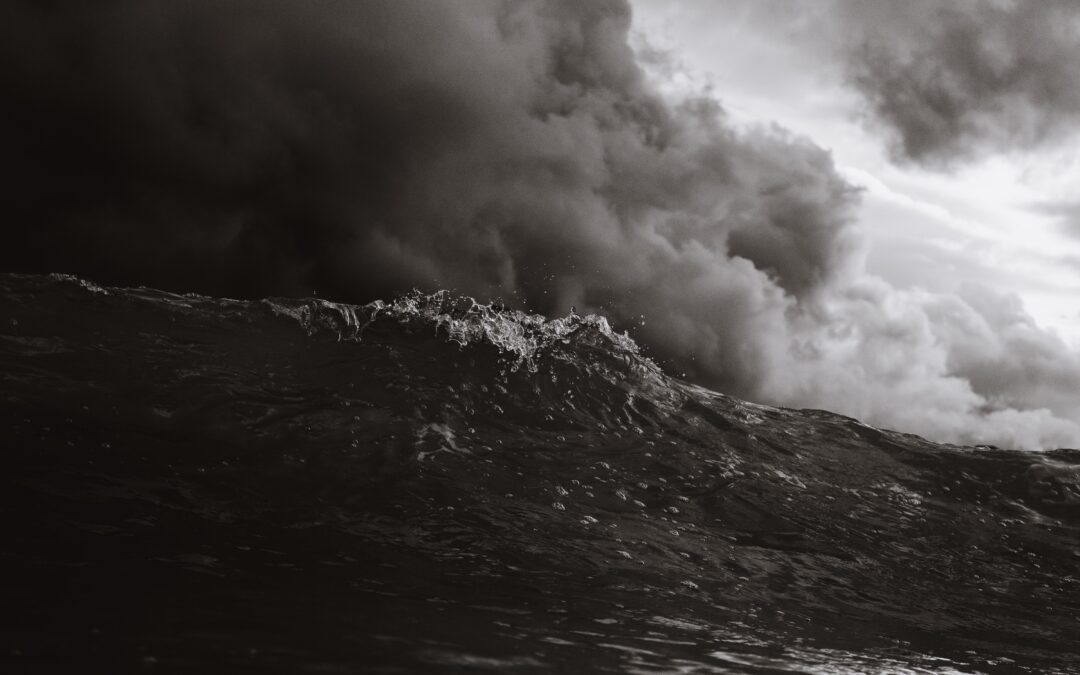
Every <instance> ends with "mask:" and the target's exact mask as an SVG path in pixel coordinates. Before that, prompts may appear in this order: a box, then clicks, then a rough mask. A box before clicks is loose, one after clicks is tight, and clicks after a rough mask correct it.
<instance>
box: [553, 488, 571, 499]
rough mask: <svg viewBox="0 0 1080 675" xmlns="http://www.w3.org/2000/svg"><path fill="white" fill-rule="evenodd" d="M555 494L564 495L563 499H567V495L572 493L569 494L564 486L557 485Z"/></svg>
mask: <svg viewBox="0 0 1080 675" xmlns="http://www.w3.org/2000/svg"><path fill="white" fill-rule="evenodd" d="M555 492H557V493H558V494H560V495H562V496H563V497H565V496H566V495H568V494H570V493H569V492H568V491H567V489H566V488H564V487H563V486H561V485H556V486H555Z"/></svg>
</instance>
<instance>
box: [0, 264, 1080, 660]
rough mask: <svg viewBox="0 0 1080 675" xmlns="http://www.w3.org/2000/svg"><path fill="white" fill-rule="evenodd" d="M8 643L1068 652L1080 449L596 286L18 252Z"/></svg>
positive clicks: (203, 650)
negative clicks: (798, 382) (255, 286)
mask: <svg viewBox="0 0 1080 675" xmlns="http://www.w3.org/2000/svg"><path fill="white" fill-rule="evenodd" d="M0 397H2V401H3V406H2V424H0V433H2V440H3V443H2V450H3V459H2V462H3V464H2V467H3V469H2V472H0V519H2V520H0V522H2V526H3V546H2V549H0V572H2V576H0V606H2V607H3V608H4V612H3V617H4V618H3V621H4V630H3V633H2V634H0V671H3V672H20V673H21V672H35V673H90V672H93V673H97V672H103V673H104V672H129V671H135V672H179V671H186V672H260V673H261V672H280V673H297V672H315V673H367V672H380V673H381V672H418V671H419V672H457V671H493V672H522V673H530V672H553V671H561V672H573V673H577V672H627V673H812V674H828V675H834V674H847V673H896V674H909V673H954V674H955V673H987V674H998V673H1077V672H1080V452H1077V451H1071V450H1070V451H1065V450H1062V451H1054V452H1047V453H1041V454H1035V453H1022V452H1011V451H1005V450H997V449H992V448H965V447H955V446H946V445H938V444H934V443H930V442H928V441H925V440H923V439H920V438H918V437H915V436H911V435H905V434H900V433H895V432H890V431H882V430H878V429H874V428H871V427H868V426H864V425H862V424H860V423H859V422H857V421H855V420H852V419H849V418H845V417H841V416H838V415H834V414H831V413H827V412H822V411H814V410H785V409H775V408H769V407H763V406H758V405H753V404H749V403H745V402H742V401H739V400H736V399H733V398H730V397H727V396H723V395H720V394H717V393H714V392H710V391H707V390H704V389H701V388H699V387H695V386H693V385H690V384H687V383H685V382H682V381H680V380H677V379H674V378H671V377H669V376H667V375H665V374H664V373H663V372H661V370H660V369H659V368H658V367H657V366H655V365H654V364H653V363H652V362H650V361H649V360H647V359H645V358H643V357H642V356H641V355H639V354H638V352H637V348H636V347H635V346H634V344H633V343H632V342H631V341H630V340H629V339H628V338H625V337H622V336H619V335H617V334H614V333H612V332H611V331H610V330H609V329H608V327H607V324H606V322H605V321H603V320H602V319H600V318H597V317H578V316H576V315H571V316H569V317H566V318H563V319H559V320H555V321H544V320H543V319H540V318H539V317H534V316H526V315H523V314H517V313H512V312H509V311H505V310H500V309H498V308H495V307H489V306H484V305H477V304H475V303H474V302H472V301H471V300H468V299H465V298H457V297H453V296H451V295H448V294H437V295H434V296H422V295H413V296H408V297H406V298H402V299H400V300H398V301H396V302H394V303H392V304H382V303H376V304H373V305H367V306H364V307H353V306H346V305H337V304H334V303H330V302H326V301H322V300H314V299H306V300H284V299H274V300H264V301H261V302H237V301H230V300H215V299H210V298H205V297H197V296H178V295H173V294H169V293H164V292H161V291H155V290H147V289H138V290H118V289H101V288H98V287H95V286H94V285H93V284H90V283H88V282H82V281H79V280H77V279H73V278H65V277H24V276H14V275H7V276H0Z"/></svg>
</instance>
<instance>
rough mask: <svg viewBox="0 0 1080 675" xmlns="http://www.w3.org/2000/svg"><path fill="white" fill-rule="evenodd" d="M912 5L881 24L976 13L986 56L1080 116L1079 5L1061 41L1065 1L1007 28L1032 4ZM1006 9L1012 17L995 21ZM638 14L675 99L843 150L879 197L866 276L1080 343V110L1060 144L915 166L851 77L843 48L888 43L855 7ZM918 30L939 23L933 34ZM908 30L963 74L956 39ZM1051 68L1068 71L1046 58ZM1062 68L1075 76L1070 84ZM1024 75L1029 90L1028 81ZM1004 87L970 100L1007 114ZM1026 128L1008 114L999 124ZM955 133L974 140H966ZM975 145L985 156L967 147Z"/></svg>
mask: <svg viewBox="0 0 1080 675" xmlns="http://www.w3.org/2000/svg"><path fill="white" fill-rule="evenodd" d="M865 4H867V5H872V4H873V3H865ZM878 4H881V3H878ZM896 4H901V5H902V4H904V3H896ZM911 4H913V5H916V6H917V7H915V8H909V10H908V11H906V12H905V11H903V10H900V11H897V12H896V13H895V14H894V15H893V16H891V17H889V18H890V19H892V21H891V22H887V23H886V22H883V23H882V24H879V25H878V26H876V28H877V29H878V30H879V31H881V32H884V31H893V30H897V29H896V25H897V24H898V23H901V22H904V21H908V22H911V23H912V24H913V25H912V28H913V29H915V30H919V31H921V32H923V33H930V34H932V33H933V32H934V29H935V27H936V26H937V25H938V24H937V23H936V22H935V21H934V20H933V16H934V12H935V11H939V10H945V9H948V8H949V7H950V5H953V6H954V9H955V10H956V12H957V14H958V15H960V17H961V18H958V19H957V20H956V22H957V23H962V22H964V20H965V19H966V23H967V24H968V25H969V26H970V28H971V30H972V31H974V35H975V40H976V42H977V43H983V44H982V45H981V47H982V48H983V49H985V50H986V52H988V53H987V54H973V55H972V57H973V58H976V59H980V58H981V59H986V60H989V59H990V55H997V56H998V57H999V58H1000V59H1001V61H1002V62H1003V63H1004V65H1003V66H1002V68H1003V69H1007V68H1009V67H1013V68H1019V67H1020V64H1023V63H1024V59H1029V61H1030V62H1031V65H1030V66H1028V67H1030V68H1031V69H1033V70H1035V69H1039V68H1041V69H1043V70H1045V71H1048V72H1046V73H1045V76H1046V78H1047V82H1045V83H1040V84H1042V85H1044V86H1046V87H1047V88H1050V89H1051V92H1049V93H1047V94H1045V95H1047V96H1053V92H1052V88H1053V87H1058V88H1062V89H1068V90H1067V91H1060V92H1058V93H1059V95H1060V96H1062V97H1070V98H1071V100H1070V102H1069V104H1068V105H1071V106H1072V107H1071V108H1067V109H1066V110H1065V111H1062V112H1069V111H1071V112H1073V113H1080V105H1077V103H1076V99H1075V97H1076V96H1077V92H1076V91H1074V90H1073V89H1075V86H1076V85H1077V84H1078V83H1080V39H1078V37H1077V32H1076V31H1077V28H1078V23H1077V16H1078V14H1080V12H1078V11H1077V10H1075V9H1069V11H1068V13H1069V14H1070V15H1071V24H1069V27H1068V29H1067V30H1068V31H1069V32H1068V33H1067V34H1066V35H1065V36H1062V37H1061V38H1057V37H1056V36H1054V35H1051V34H1048V33H1049V31H1050V30H1051V28H1052V23H1053V22H1054V20H1055V18H1056V17H1057V16H1058V15H1057V14H1056V12H1055V9H1056V6H1059V5H1060V3H1053V2H1047V3H1040V2H1028V3H1026V4H1027V5H1029V6H1032V7H1033V8H1034V10H1035V11H1033V12H1030V13H1032V14H1036V13H1038V10H1039V8H1038V5H1040V4H1042V5H1044V7H1043V8H1042V12H1041V14H1044V15H1045V17H1046V18H1045V19H1043V17H1042V16H1041V15H1040V16H1039V17H1037V18H1038V19H1040V20H1042V21H1041V22H1038V23H1037V22H1035V21H1030V20H1029V22H1028V25H1027V26H1026V30H1024V28H1025V26H1020V28H1018V29H1017V30H1016V32H1015V33H1010V32H1009V31H1007V30H1002V29H1003V28H1004V26H1003V24H1004V23H1005V22H1016V23H1020V22H1019V21H1017V19H1016V17H1015V14H1016V13H1017V12H1018V11H1019V12H1020V13H1023V11H1022V10H1021V9H1019V7H1020V6H1022V5H1024V4H1025V3H1023V2H1022V1H1021V2H1018V3H1012V2H997V3H994V2H984V3H978V2H969V1H967V0H962V1H961V2H956V3H951V2H943V1H938V2H919V1H916V2H914V3H911ZM979 5H982V7H979ZM1013 5H1016V6H1017V7H1015V8H1014V7H1012V6H1013ZM994 6H997V7H998V8H1002V9H1003V10H1004V12H1003V13H1002V14H1001V15H1000V16H994V15H993V8H994ZM633 7H634V13H635V31H636V35H635V45H636V46H637V47H638V49H639V50H641V49H642V48H643V47H644V48H652V49H657V50H661V51H662V52H664V53H665V54H666V56H667V57H668V58H669V59H670V61H671V62H672V63H673V64H675V66H676V68H677V70H678V72H677V74H676V76H675V77H671V76H670V75H671V73H670V71H668V72H662V71H661V70H659V69H654V71H653V72H654V73H655V75H656V76H657V78H658V79H659V80H660V81H662V82H663V86H664V88H665V89H667V90H669V91H670V92H672V93H675V94H685V93H687V92H689V91H693V90H695V89H701V88H704V87H708V88H711V89H712V91H714V92H715V94H716V95H717V97H718V98H719V99H720V100H721V101H722V102H723V104H724V106H725V107H726V109H727V110H728V111H730V113H731V115H732V117H733V118H734V119H736V120H737V121H738V122H739V123H742V124H761V123H772V122H775V123H777V124H780V125H782V126H784V127H786V128H788V129H791V130H793V131H795V132H798V133H800V134H805V135H806V136H808V137H810V138H811V139H813V141H814V142H815V143H817V144H819V145H821V146H822V147H824V148H826V149H827V150H829V151H830V152H831V153H832V155H833V157H834V160H835V161H836V163H837V167H838V169H839V171H840V172H841V173H842V174H843V175H844V176H845V178H847V179H848V180H850V181H851V182H852V183H855V184H857V185H859V186H861V187H863V188H865V192H864V196H863V200H862V204H861V205H860V207H859V210H858V216H857V218H858V222H859V226H860V228H861V229H862V231H864V232H865V233H866V235H867V239H868V241H867V244H868V257H867V265H866V269H867V272H869V273H871V274H875V275H879V276H881V277H883V278H884V279H886V280H887V281H889V282H890V283H892V284H893V285H895V286H897V287H900V288H906V287H916V286H917V287H922V288H926V289H929V290H933V291H940V292H953V291H955V290H956V289H957V288H959V287H960V286H961V285H962V284H964V283H966V282H975V283H978V284H984V285H987V286H990V287H992V288H995V289H998V290H1001V291H1003V292H1010V293H1015V294H1017V295H1019V296H1020V297H1021V298H1022V299H1023V303H1024V306H1025V307H1026V308H1027V310H1028V311H1029V312H1030V313H1031V314H1032V315H1033V316H1034V317H1035V318H1036V319H1037V320H1038V322H1039V323H1040V324H1041V325H1043V326H1045V327H1048V328H1052V329H1054V330H1057V331H1058V332H1060V334H1061V335H1062V336H1063V337H1064V338H1065V339H1066V340H1067V341H1068V342H1069V344H1070V345H1071V346H1073V347H1074V348H1075V347H1077V346H1078V345H1080V187H1078V186H1080V134H1077V133H1075V132H1077V131H1080V115H1077V114H1073V115H1071V116H1070V118H1069V119H1065V120H1062V121H1061V123H1060V124H1061V127H1062V128H1061V129H1058V130H1056V131H1059V132H1061V133H1055V134H1051V135H1050V137H1049V138H1046V139H1043V138H1030V139H1028V138H1019V139H1017V141H1016V143H1015V144H1005V145H1002V144H998V143H994V142H991V141H992V140H993V139H991V141H988V140H986V139H983V138H969V139H964V138H956V143H955V144H952V143H951V142H950V143H945V144H944V147H942V148H941V149H940V153H939V154H938V155H934V156H933V157H932V159H934V160H935V161H933V162H929V163H927V162H922V161H918V160H920V159H922V158H921V157H915V158H914V160H913V158H912V157H911V156H909V155H908V154H905V153H903V152H902V151H901V152H900V154H899V155H897V153H896V148H895V147H894V146H895V144H896V136H897V129H896V128H895V127H894V126H892V125H890V124H889V121H888V120H884V121H883V120H881V119H878V118H875V115H874V111H873V102H872V101H868V100H867V98H866V97H865V96H864V95H863V94H864V93H865V92H861V91H860V89H859V87H858V86H857V85H854V84H853V83H852V72H851V71H852V65H851V62H850V61H851V60H852V59H853V58H866V56H865V52H863V53H860V54H859V56H855V57H853V56H852V55H851V54H850V52H845V50H849V49H850V47H851V45H850V42H854V41H858V40H860V39H864V38H865V39H870V40H873V39H874V36H873V35H872V33H871V31H870V30H867V27H866V26H865V25H860V24H859V22H858V18H857V17H855V16H847V17H845V16H843V14H845V13H846V12H850V9H849V7H850V5H849V4H848V3H832V2H820V1H819V2H816V3H815V2H798V1H796V0H791V1H788V2H784V1H776V0H765V1H761V0H754V1H740V0H734V1H728V2H724V1H719V2H718V1H715V0H681V1H676V2H669V1H667V0H634V2H633ZM874 19H876V20H879V21H882V20H883V17H882V16H881V15H880V14H878V15H874ZM920 21H925V24H924V25H922V26H919V25H918V22H920ZM1065 23H1066V24H1068V23H1069V22H1065ZM830 28H841V30H839V31H838V32H830ZM897 32H899V33H900V37H897V38H895V39H896V40H897V41H898V42H900V44H901V45H902V46H904V47H905V48H909V49H912V50H918V49H920V48H921V49H923V51H924V54H923V57H924V58H927V59H933V58H934V57H938V58H939V59H941V60H939V61H937V62H936V63H934V62H933V61H931V64H932V66H934V67H936V68H937V69H939V70H938V71H936V72H937V76H938V77H941V78H942V79H947V78H948V77H950V76H951V75H955V69H953V68H952V64H951V63H949V62H943V61H944V57H941V56H939V55H938V54H937V53H936V52H935V51H932V50H930V49H929V48H928V47H930V46H933V47H934V49H935V50H942V51H943V47H944V46H945V45H940V46H939V45H930V44H929V43H930V40H932V39H933V38H932V37H926V38H924V39H926V41H927V44H920V43H919V41H918V39H917V38H914V39H913V38H910V37H909V35H910V34H909V33H907V32H906V31H897ZM941 39H942V40H943V41H945V40H946V38H944V37H943V38H941ZM905 40H908V41H907V42H905ZM1057 40H1060V42H1057ZM1046 42H1049V43H1050V44H1051V46H1050V47H1046V46H1045V45H1044V44H1043V43H1046ZM979 46H980V45H979V44H976V45H974V46H972V51H973V52H975V51H977V50H978V49H979ZM1040 49H1043V50H1044V51H1043V52H1042V53H1038V54H1034V55H1032V54H1029V52H1036V51H1039V50H1040ZM1039 58H1043V59H1047V60H1050V59H1053V60H1054V62H1052V63H1048V64H1042V63H1039V62H1038V61H1037V60H1036V59H1039ZM1062 69H1068V70H1069V71H1071V72H1070V73H1066V74H1064V75H1063V74H1062V72H1061V71H1062ZM964 74H969V75H970V74H971V73H970V72H968V73H964ZM1050 78H1057V79H1056V80H1050ZM1016 80H1017V81H1016V82H1015V85H1014V86H1016V88H1017V89H1020V88H1022V87H1024V86H1028V85H1027V83H1026V81H1021V78H1020V77H1017V78H1016ZM1001 87H1002V91H1000V92H995V91H990V92H982V93H983V95H984V96H985V98H984V99H982V100H980V98H979V97H978V96H976V95H972V96H971V97H970V99H968V100H967V101H966V102H967V103H969V104H970V105H972V106H973V107H978V106H985V107H986V109H987V110H991V109H994V108H995V107H997V106H1000V105H1001V101H1003V100H1007V96H1011V95H1012V94H1013V93H1014V92H1009V91H1005V87H1006V85H1005V84H1002V85H1001ZM920 103H921V104H923V105H930V104H932V103H933V101H930V100H927V101H922V102H920ZM1031 103H1032V104H1033V105H1038V104H1039V103H1040V101H1039V100H1038V99H1033V100H1032V101H1031ZM914 106H915V104H913V105H912V107H914ZM1054 112H1056V111H1053V110H1051V111H1047V113H1046V114H1053V113H1054ZM1034 114H1035V115H1038V114H1040V112H1039V111H1035V113H1034ZM1015 123H1016V122H1015V120H1012V119H1007V118H1006V117H1005V116H1004V115H1002V116H1001V117H1000V118H999V119H991V120H989V122H988V124H991V125H1000V126H1002V127H1007V126H1009V125H1012V124H1015ZM912 133H915V132H912ZM943 133H944V134H948V135H949V136H951V137H961V136H963V133H962V132H959V131H956V130H948V131H945V132H943ZM987 135H992V132H988V134H987ZM968 142H970V144H971V145H972V146H976V147H967V146H966V144H967V143H968ZM979 146H986V147H979ZM940 160H945V161H940Z"/></svg>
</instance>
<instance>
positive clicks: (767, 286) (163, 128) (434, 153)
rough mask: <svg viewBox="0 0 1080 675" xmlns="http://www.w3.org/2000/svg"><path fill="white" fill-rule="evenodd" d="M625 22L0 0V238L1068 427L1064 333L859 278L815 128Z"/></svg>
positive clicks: (918, 415)
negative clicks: (414, 298)
mask: <svg viewBox="0 0 1080 675" xmlns="http://www.w3.org/2000/svg"><path fill="white" fill-rule="evenodd" d="M957 17H960V18H957V19H956V20H957V21H960V20H961V18H962V15H960V14H958V15H957ZM1032 20H1033V21H1034V20H1035V19H1034V18H1033V19H1032ZM632 27H633V23H632V16H631V12H630V9H629V7H628V5H627V4H626V2H624V1H622V0H603V1H598V2H589V3H581V2H576V1H570V0H565V1H559V2H530V1H526V2H516V1H515V2H511V1H504V0H476V1H474V2H467V3H458V2H434V3H432V2H418V1H414V0H394V1H392V2H391V1H388V0H376V1H373V2H347V1H345V0H317V1H316V2H308V3H303V7H302V9H301V8H300V5H298V4H297V3H294V2H285V1H284V0H271V1H269V2H225V3H222V2H217V1H214V2H210V1H209V0H195V1H193V2H185V3H152V4H147V3H143V2H135V1H132V0H118V1H115V2H110V3H105V4H102V3H95V4H86V3H79V2H57V3H47V4H40V3H8V4H6V5H5V6H4V7H3V8H0V84H2V85H3V86H4V91H5V92H6V96H8V97H9V100H11V101H13V102H16V104H15V105H12V106H5V107H4V108H3V110H0V138H2V139H3V141H4V146H5V148H7V150H6V160H5V161H7V162H8V164H9V166H10V167H11V168H12V169H13V171H12V172H11V174H12V175H13V176H15V178H14V180H13V182H10V183H8V184H7V187H6V188H5V200H4V208H5V209H6V210H7V211H6V213H4V217H3V219H2V222H3V225H0V227H2V228H3V231H2V232H3V237H4V245H3V246H0V266H2V267H3V268H4V269H6V270H12V271H24V272H36V273H41V272H54V271H63V272H72V273H77V274H82V275H85V276H87V277H89V278H92V279H95V280H97V281H99V282H102V283H119V284H125V285H133V284H148V285H151V286H154V287H160V288H168V289H171V290H176V291H188V290H194V291H200V292H205V293H210V294H213V295H219V296H229V297H245V298H251V299H254V298H258V297H263V296H266V295H272V294H290V295H305V294H310V293H312V292H313V291H317V292H318V293H319V295H321V296H323V297H331V298H335V299H341V300H351V301H360V302H366V301H369V300H373V299H375V298H380V297H381V298H390V297H394V296H396V295H398V294H400V293H402V292H405V291H408V290H410V289H412V288H420V289H422V290H424V291H425V292H433V291H436V290H438V289H444V288H445V289H452V290H453V291H455V292H458V293H463V294H467V295H471V296H474V297H478V298H481V299H484V300H488V299H498V300H500V301H501V302H503V303H505V304H507V305H509V306H512V307H515V308H518V309H528V310H530V311H537V312H540V313H543V314H546V315H548V316H559V315H562V314H564V313H565V312H567V311H568V310H569V308H570V307H571V306H574V307H576V308H577V309H578V311H579V312H582V313H589V312H598V313H602V314H604V315H605V316H606V317H608V319H609V320H610V321H611V322H612V324H613V325H614V326H615V327H616V328H617V329H618V330H620V331H623V330H627V331H630V333H631V335H632V336H633V338H634V339H635V340H636V341H638V343H639V344H641V345H642V346H643V348H644V349H646V350H647V351H648V353H649V354H651V355H652V356H654V357H655V358H656V359H657V360H658V361H660V362H662V363H664V364H666V365H667V367H669V368H670V370H671V371H672V372H676V373H680V374H682V373H685V375H686V377H688V378H690V379H691V380H693V381H695V382H698V383H701V384H703V385H706V386H709V387H712V388H715V389H719V390H721V391H724V392H727V393H729V394H732V395H738V396H743V397H748V398H750V399H753V400H756V401H759V402H764V403H772V404H783V405H797V406H813V407H819V408H827V409H831V410H836V411H839V412H842V413H845V414H849V415H852V416H855V417H858V418H859V419H863V420H865V421H867V422H869V423H872V424H877V425H885V426H891V427H896V428H901V429H904V430H906V431H912V432H916V433H921V434H925V435H927V436H930V437H932V438H934V439H937V440H943V441H951V442H968V443H973V442H980V443H993V444H996V445H1000V446H1003V447H1005V446H1007V447H1019V448H1027V449H1045V448H1054V447H1063V446H1076V445H1080V426H1078V425H1077V423H1076V421H1075V420H1077V419H1078V417H1080V408H1078V406H1080V404H1078V403H1077V398H1076V396H1075V392H1076V391H1077V390H1078V389H1080V358H1078V357H1077V355H1076V354H1075V352H1073V351H1071V350H1070V349H1069V348H1067V347H1066V345H1065V344H1064V343H1063V342H1062V341H1061V340H1060V339H1059V338H1058V337H1057V336H1056V335H1054V334H1052V333H1049V332H1047V331H1044V330H1042V329H1041V328H1039V327H1038V326H1037V325H1036V324H1035V323H1034V321H1033V320H1032V319H1031V318H1030V317H1029V316H1028V315H1027V314H1026V313H1025V312H1024V310H1023V307H1022V306H1021V305H1020V303H1019V300H1018V299H1017V298H1015V297H1013V296H1008V295H1003V294H1001V293H998V292H995V291H992V290H990V289H986V288H981V287H975V286H972V287H967V288H965V289H963V290H961V291H960V292H958V293H957V294H952V295H940V294H931V293H926V292H922V291H918V290H908V291H901V290H898V289H895V288H893V287H892V286H890V285H889V284H888V283H886V282H884V281H882V280H881V279H877V278H875V277H873V276H870V275H867V274H866V273H865V271H864V268H863V263H862V260H863V257H864V254H865V251H864V248H863V246H864V244H863V241H862V236H861V233H860V231H859V228H858V227H857V225H856V221H855V214H856V213H857V208H858V202H859V194H858V191H857V190H856V189H854V188H852V187H851V186H850V185H848V184H847V183H846V182H845V181H844V180H843V179H842V178H841V177H840V176H839V175H838V173H837V171H836V168H835V167H834V165H833V162H832V159H831V157H830V155H829V153H828V152H827V151H825V150H823V149H821V148H819V147H817V146H815V145H814V144H813V142H811V141H810V140H808V139H805V138H800V137H797V136H794V135H792V134H791V133H789V132H787V131H785V130H784V129H781V128H778V127H776V126H775V125H761V126H758V127H749V128H747V127H736V126H735V125H733V124H731V123H730V121H729V120H728V117H727V115H726V114H725V112H724V108H723V104H722V97H723V92H722V91H719V92H717V94H718V96H719V99H717V98H716V96H714V95H713V94H711V93H702V94H701V95H697V96H690V97H686V98H684V99H681V100H675V101H673V100H668V99H665V98H662V97H661V96H659V95H658V94H657V93H656V91H655V89H656V88H655V86H654V84H653V82H652V80H651V79H650V77H651V76H650V75H649V74H648V73H647V72H646V71H645V70H643V67H642V65H641V64H640V62H639V59H638V55H637V54H635V52H634V51H633V50H632V49H631V48H630V46H629V45H628V41H627V36H628V34H629V32H630V31H631V30H632ZM958 30H959V29H958ZM1006 32H1007V31H1006ZM1008 35H1011V33H1008ZM927 49H929V47H927ZM655 56H656V55H650V58H651V59H653V60H654V61H655ZM957 58H958V59H959V58H960V57H957ZM877 63H879V62H878V61H874V62H872V64H877ZM958 63H960V62H959V61H958ZM883 67H884V66H883ZM860 77H862V79H860V80H859V82H862V83H864V84H866V82H867V81H868V80H867V78H869V77H870V75H864V76H860ZM866 86H869V85H866ZM869 95H871V94H868V96H869ZM883 114H884V113H883Z"/></svg>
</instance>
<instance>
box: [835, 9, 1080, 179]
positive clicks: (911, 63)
mask: <svg viewBox="0 0 1080 675" xmlns="http://www.w3.org/2000/svg"><path fill="white" fill-rule="evenodd" d="M831 14H832V18H833V19H835V20H836V21H835V22H834V25H838V26H842V27H843V31H844V33H845V34H846V39H845V44H846V53H845V56H846V64H847V74H848V77H849V81H850V82H851V84H853V85H854V86H855V88H856V89H857V90H858V91H859V92H861V94H862V95H863V96H864V97H865V100H866V103H867V108H868V112H869V113H870V116H871V118H872V119H874V120H876V121H877V122H878V123H880V124H881V125H883V126H884V127H886V128H887V129H889V130H891V132H892V134H893V140H894V143H893V149H894V150H895V152H896V154H897V155H898V156H900V157H903V158H906V159H909V160H913V161H915V162H918V163H921V164H926V165H934V166H945V165H950V164H954V163H956V162H959V161H964V160H968V159H972V158H977V157H980V156H983V155H986V154H989V153H995V152H1002V151H1009V150H1013V149H1027V148H1032V147H1035V146H1039V145H1042V144H1045V143H1047V142H1049V141H1053V140H1057V139H1060V138H1062V137H1064V136H1066V135H1070V134H1072V133H1073V131H1074V130H1075V119H1076V116H1077V114H1080V69H1077V66H1076V64H1077V63H1078V62H1080V6H1078V5H1077V4H1076V3H1075V2H1071V1H1069V0H958V1H956V2H941V1H939V0H911V1H905V2H883V1H875V2H864V1H860V0H841V1H840V2H837V3H835V5H833V8H832V12H831Z"/></svg>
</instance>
